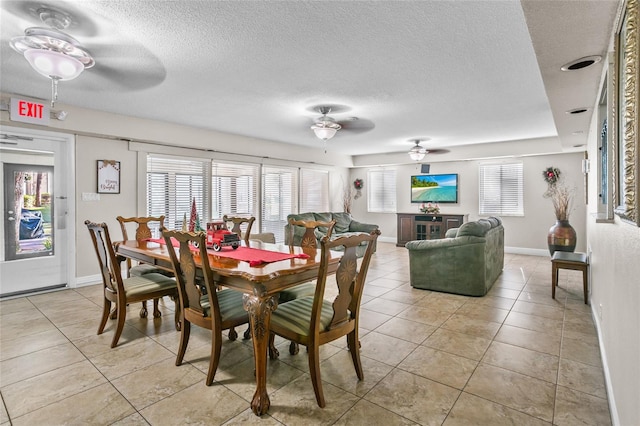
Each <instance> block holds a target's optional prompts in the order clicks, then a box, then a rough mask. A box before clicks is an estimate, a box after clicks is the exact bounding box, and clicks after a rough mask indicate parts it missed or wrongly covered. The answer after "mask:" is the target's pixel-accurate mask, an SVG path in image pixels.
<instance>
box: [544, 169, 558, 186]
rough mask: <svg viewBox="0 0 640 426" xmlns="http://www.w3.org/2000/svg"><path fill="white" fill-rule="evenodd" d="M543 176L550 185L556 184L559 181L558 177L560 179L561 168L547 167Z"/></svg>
mask: <svg viewBox="0 0 640 426" xmlns="http://www.w3.org/2000/svg"><path fill="white" fill-rule="evenodd" d="M542 177H543V178H544V181H545V182H547V183H548V184H549V185H555V184H556V183H557V182H558V179H560V169H558V168H556V167H547V168H546V169H545V170H544V171H543V172H542Z"/></svg>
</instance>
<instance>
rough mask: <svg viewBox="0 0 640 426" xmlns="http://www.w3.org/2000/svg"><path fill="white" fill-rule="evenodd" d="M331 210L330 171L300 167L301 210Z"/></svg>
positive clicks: (302, 211)
mask: <svg viewBox="0 0 640 426" xmlns="http://www.w3.org/2000/svg"><path fill="white" fill-rule="evenodd" d="M329 210H330V209H329V172H328V171H326V170H310V169H300V209H299V211H300V212H301V213H304V212H326V211H329Z"/></svg>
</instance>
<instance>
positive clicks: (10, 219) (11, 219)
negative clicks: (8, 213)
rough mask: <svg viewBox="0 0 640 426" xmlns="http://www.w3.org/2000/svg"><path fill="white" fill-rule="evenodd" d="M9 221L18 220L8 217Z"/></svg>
mask: <svg viewBox="0 0 640 426" xmlns="http://www.w3.org/2000/svg"><path fill="white" fill-rule="evenodd" d="M7 220H9V221H14V220H16V218H15V217H8V218H7Z"/></svg>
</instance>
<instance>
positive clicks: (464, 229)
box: [457, 219, 491, 237]
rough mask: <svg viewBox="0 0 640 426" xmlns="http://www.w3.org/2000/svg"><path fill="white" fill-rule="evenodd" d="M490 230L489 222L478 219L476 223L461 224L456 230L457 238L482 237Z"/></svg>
mask: <svg viewBox="0 0 640 426" xmlns="http://www.w3.org/2000/svg"><path fill="white" fill-rule="evenodd" d="M489 229H491V223H489V221H487V220H484V219H480V220H478V221H477V222H467V223H463V224H462V226H460V229H458V234H457V236H458V237H466V236H471V237H484V236H485V234H486V233H487V231H488V230H489Z"/></svg>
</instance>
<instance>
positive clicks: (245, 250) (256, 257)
mask: <svg viewBox="0 0 640 426" xmlns="http://www.w3.org/2000/svg"><path fill="white" fill-rule="evenodd" d="M147 241H151V242H152V243H158V244H165V241H164V239H161V238H149V239H148V240H147ZM171 242H172V244H173V246H174V247H178V246H179V244H178V242H177V241H175V240H172V241H171ZM207 251H208V252H209V254H213V255H215V256H220V257H228V258H230V259H235V260H241V261H243V262H249V266H259V265H261V264H263V263H271V262H279V261H281V260H287V259H294V258H299V259H308V258H309V255H308V254H305V253H297V254H294V253H283V252H280V251H269V250H261V249H256V248H251V247H243V246H240V247H238V248H237V249H235V250H234V249H233V248H231V247H222V249H221V250H220V251H213V250H207Z"/></svg>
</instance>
